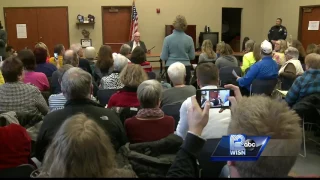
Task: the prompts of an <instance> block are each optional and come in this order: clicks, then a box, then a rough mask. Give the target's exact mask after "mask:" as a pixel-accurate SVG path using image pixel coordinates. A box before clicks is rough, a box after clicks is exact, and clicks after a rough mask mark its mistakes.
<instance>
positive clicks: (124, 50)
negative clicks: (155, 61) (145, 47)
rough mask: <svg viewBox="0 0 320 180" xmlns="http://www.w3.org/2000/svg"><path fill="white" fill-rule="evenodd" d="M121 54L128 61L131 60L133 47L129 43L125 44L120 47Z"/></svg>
mask: <svg viewBox="0 0 320 180" xmlns="http://www.w3.org/2000/svg"><path fill="white" fill-rule="evenodd" d="M119 54H121V55H123V56H124V57H126V58H127V59H128V62H131V61H130V60H129V59H130V58H131V47H130V46H129V45H128V44H123V45H122V46H121V47H120V52H119Z"/></svg>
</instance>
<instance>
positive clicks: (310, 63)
mask: <svg viewBox="0 0 320 180" xmlns="http://www.w3.org/2000/svg"><path fill="white" fill-rule="evenodd" d="M305 62H306V66H307V67H308V68H311V69H320V55H319V54H316V53H311V54H308V55H307V56H306V59H305Z"/></svg>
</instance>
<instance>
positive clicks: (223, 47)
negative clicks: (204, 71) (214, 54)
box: [215, 42, 238, 69]
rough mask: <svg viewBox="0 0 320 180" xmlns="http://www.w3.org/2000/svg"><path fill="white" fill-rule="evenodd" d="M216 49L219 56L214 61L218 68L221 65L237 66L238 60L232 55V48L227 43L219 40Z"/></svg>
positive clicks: (221, 66)
mask: <svg viewBox="0 0 320 180" xmlns="http://www.w3.org/2000/svg"><path fill="white" fill-rule="evenodd" d="M219 44H220V45H219ZM217 50H218V51H219V53H220V56H219V58H218V59H217V60H216V63H215V64H216V66H217V67H218V69H221V68H223V67H238V60H237V58H236V57H234V56H233V55H232V54H233V50H232V48H231V46H230V45H229V44H226V43H224V42H220V43H218V46H217Z"/></svg>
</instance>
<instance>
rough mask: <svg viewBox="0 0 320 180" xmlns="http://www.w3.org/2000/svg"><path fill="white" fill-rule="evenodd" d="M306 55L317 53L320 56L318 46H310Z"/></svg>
mask: <svg viewBox="0 0 320 180" xmlns="http://www.w3.org/2000/svg"><path fill="white" fill-rule="evenodd" d="M306 51H307V52H306V54H307V55H308V54H311V53H317V54H320V48H319V46H317V45H316V44H309V45H308V47H307V50H306Z"/></svg>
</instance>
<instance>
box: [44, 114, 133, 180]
mask: <svg viewBox="0 0 320 180" xmlns="http://www.w3.org/2000/svg"><path fill="white" fill-rule="evenodd" d="M118 173H119V172H117V170H116V161H115V151H114V149H113V145H112V143H111V141H110V138H109V136H108V135H107V134H106V132H105V131H104V130H102V128H101V127H100V126H99V125H98V124H97V123H96V122H95V121H93V120H91V119H88V117H86V116H85V115H84V114H78V115H74V116H72V117H70V118H68V119H67V120H65V122H64V123H63V124H62V125H61V127H60V129H59V130H58V132H57V133H56V135H55V136H54V138H53V140H52V143H51V145H50V146H49V147H48V149H47V152H46V154H45V157H44V161H43V165H42V169H41V172H40V175H39V177H66V178H72V177H78V178H80V177H91V178H99V177H114V175H115V176H119V174H118ZM125 174H127V175H128V173H125ZM133 174H134V173H133V172H132V174H131V176H130V177H133ZM125 176H126V175H123V174H122V177H125ZM127 177H129V176H127Z"/></svg>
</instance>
